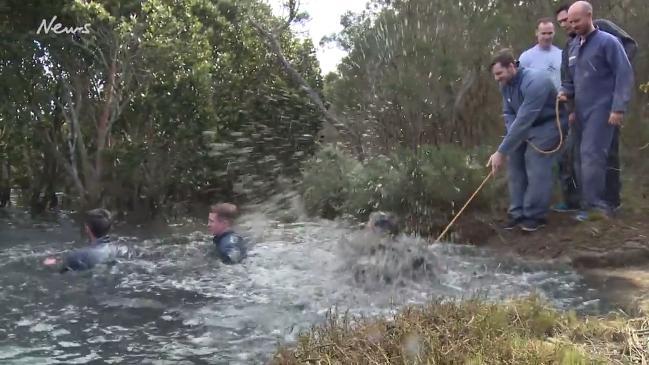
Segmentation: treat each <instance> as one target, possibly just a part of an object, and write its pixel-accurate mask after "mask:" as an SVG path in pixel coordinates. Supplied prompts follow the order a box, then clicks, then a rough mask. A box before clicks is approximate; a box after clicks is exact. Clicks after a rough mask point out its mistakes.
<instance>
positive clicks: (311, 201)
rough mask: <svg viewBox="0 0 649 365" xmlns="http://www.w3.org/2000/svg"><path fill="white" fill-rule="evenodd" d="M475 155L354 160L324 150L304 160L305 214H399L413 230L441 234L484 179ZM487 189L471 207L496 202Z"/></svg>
mask: <svg viewBox="0 0 649 365" xmlns="http://www.w3.org/2000/svg"><path fill="white" fill-rule="evenodd" d="M474 158H475V156H474V155H472V154H469V153H467V152H466V151H465V150H464V149H462V148H460V147H458V146H454V145H444V146H439V147H434V146H424V147H422V148H420V149H419V150H417V151H416V152H414V153H413V152H412V151H410V150H407V149H401V150H399V151H397V152H394V153H391V154H390V155H388V156H375V157H371V158H369V159H368V160H367V161H364V163H363V164H360V163H358V162H356V161H355V160H354V159H353V158H352V157H351V156H349V155H347V154H345V153H343V152H341V151H338V150H335V149H332V148H325V149H323V150H321V151H320V152H318V153H317V154H316V155H315V156H314V157H313V158H312V159H311V160H308V161H306V162H305V164H304V166H305V168H304V170H303V179H304V180H303V183H302V194H303V196H304V199H305V205H306V208H307V211H308V212H310V213H312V214H319V215H323V216H327V217H331V216H336V215H342V214H349V215H352V216H355V217H356V218H358V219H360V220H365V219H367V217H368V215H369V214H370V213H371V212H372V211H375V210H387V211H391V212H394V213H395V214H397V215H398V216H399V217H400V219H401V220H402V221H403V222H404V223H405V225H406V227H407V228H408V229H410V230H414V231H417V232H420V233H422V234H427V233H432V232H435V231H437V230H438V229H439V228H440V227H442V225H443V224H446V223H448V220H449V219H450V217H451V216H452V215H453V214H454V213H457V210H458V209H459V207H460V206H461V205H462V204H463V203H464V202H465V201H466V199H468V197H469V196H470V194H471V193H472V192H473V191H474V190H475V189H476V188H477V186H478V185H479V184H480V182H481V181H482V179H483V178H484V177H485V174H486V170H485V169H484V168H480V166H481V164H475V163H474ZM491 194H492V193H491V191H490V190H485V191H483V193H482V194H481V195H480V196H479V197H478V198H477V199H476V200H475V201H474V202H473V205H472V207H473V208H486V207H487V202H489V201H490V200H491V199H492V196H491Z"/></svg>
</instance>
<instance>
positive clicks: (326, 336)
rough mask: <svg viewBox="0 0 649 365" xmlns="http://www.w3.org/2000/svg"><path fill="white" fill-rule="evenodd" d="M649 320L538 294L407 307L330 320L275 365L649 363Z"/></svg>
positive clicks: (275, 360)
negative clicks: (581, 308) (600, 314)
mask: <svg viewBox="0 0 649 365" xmlns="http://www.w3.org/2000/svg"><path fill="white" fill-rule="evenodd" d="M646 336H649V319H647V318H645V319H637V320H630V319H628V318H624V317H622V316H609V317H607V318H580V317H578V316H576V315H575V314H574V313H572V312H569V313H562V312H558V311H556V310H553V309H551V308H549V307H548V306H546V305H545V304H544V303H543V302H542V301H540V300H539V299H538V298H536V297H530V298H525V299H519V300H515V301H509V302H505V303H500V304H494V303H487V302H483V301H481V300H468V301H464V302H447V303H442V302H436V303H431V304H428V305H426V306H413V307H407V308H405V309H403V310H402V311H400V312H399V313H398V314H396V315H395V316H394V317H392V318H389V319H388V318H378V319H351V318H349V317H347V316H338V315H331V316H329V317H328V320H327V321H326V322H325V323H324V324H322V325H320V326H316V327H314V328H312V329H311V330H310V331H308V332H307V333H304V334H302V335H301V336H300V337H299V339H298V341H297V344H296V345H295V346H294V347H281V348H279V349H278V351H277V353H276V354H275V356H274V357H273V360H272V363H273V364H282V365H284V364H287V365H288V364H307V363H313V364H467V365H468V364H476V365H477V364H534V365H538V364H561V365H564V364H565V365H568V364H571V365H572V364H575V365H576V364H646V362H643V361H647V360H648V359H649V354H648V353H647V350H648V349H649V344H648V341H649V337H646Z"/></svg>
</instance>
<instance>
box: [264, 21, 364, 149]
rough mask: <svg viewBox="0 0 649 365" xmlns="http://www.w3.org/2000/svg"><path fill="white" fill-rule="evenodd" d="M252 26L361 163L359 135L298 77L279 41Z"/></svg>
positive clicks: (361, 147) (300, 76) (270, 34)
mask: <svg viewBox="0 0 649 365" xmlns="http://www.w3.org/2000/svg"><path fill="white" fill-rule="evenodd" d="M251 24H252V26H253V27H254V28H255V29H256V30H257V31H258V32H259V33H260V34H261V35H262V37H263V38H264V39H265V40H266V44H267V45H268V47H269V48H270V49H271V51H273V53H274V54H275V56H276V57H277V61H278V62H279V64H280V65H281V66H282V67H283V68H284V70H285V71H286V73H287V74H288V76H289V77H290V78H291V79H292V80H293V81H294V82H295V83H296V84H298V85H299V86H300V88H301V89H302V90H303V91H304V92H306V94H307V96H308V97H309V99H310V100H311V102H312V103H314V104H315V105H316V106H317V107H318V109H320V111H321V112H322V113H323V114H324V116H325V117H326V118H327V119H328V120H329V121H330V122H331V123H332V125H333V127H334V128H336V129H337V130H338V131H339V132H340V133H343V134H345V133H346V134H348V135H349V136H350V137H351V138H352V140H353V141H352V144H353V148H354V151H355V152H356V154H357V157H358V158H359V159H360V160H361V161H362V160H364V159H365V154H364V152H363V146H362V139H361V135H360V134H359V133H356V132H355V131H354V130H352V129H350V128H348V127H346V125H345V124H343V123H341V122H340V119H339V118H338V116H336V115H335V114H334V113H333V112H331V111H330V110H329V109H327V107H326V106H325V105H324V102H323V101H322V99H321V98H320V95H319V94H318V93H317V92H316V91H315V90H313V88H312V87H311V86H310V85H309V83H308V82H307V81H306V80H305V79H304V78H303V77H302V75H300V73H299V72H298V71H297V70H296V69H295V67H293V65H292V64H291V63H290V62H289V61H288V59H286V56H284V52H283V50H282V46H281V44H280V43H279V40H278V39H277V37H276V36H275V34H274V33H272V32H270V31H267V30H266V29H264V27H263V26H262V25H261V24H259V23H258V22H257V21H255V20H252V19H251Z"/></svg>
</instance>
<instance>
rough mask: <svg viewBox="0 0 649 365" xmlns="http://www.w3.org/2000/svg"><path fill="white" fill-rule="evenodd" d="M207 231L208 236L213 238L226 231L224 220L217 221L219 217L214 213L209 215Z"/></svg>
mask: <svg viewBox="0 0 649 365" xmlns="http://www.w3.org/2000/svg"><path fill="white" fill-rule="evenodd" d="M207 229H208V231H209V232H210V234H213V235H215V236H218V235H220V234H221V233H223V232H225V230H226V229H227V224H226V222H225V220H221V219H219V215H218V214H216V213H210V214H209V215H208V217H207Z"/></svg>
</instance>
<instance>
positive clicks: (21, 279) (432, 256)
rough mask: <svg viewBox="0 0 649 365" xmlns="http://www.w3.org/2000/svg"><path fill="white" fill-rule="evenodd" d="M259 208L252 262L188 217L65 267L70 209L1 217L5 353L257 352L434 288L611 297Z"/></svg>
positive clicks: (540, 274)
mask: <svg viewBox="0 0 649 365" xmlns="http://www.w3.org/2000/svg"><path fill="white" fill-rule="evenodd" d="M253 208H254V209H250V210H251V211H254V213H250V214H246V215H244V216H243V217H242V218H241V220H240V221H241V226H240V230H241V231H242V232H244V233H245V234H246V235H248V236H249V237H250V238H251V240H252V241H253V242H255V243H254V245H253V246H252V247H251V249H250V256H249V257H248V258H247V259H246V260H245V261H244V263H243V264H241V265H223V264H221V263H220V262H219V261H218V260H217V259H216V258H215V256H214V253H213V250H212V246H211V240H210V237H208V236H207V235H205V234H204V233H203V232H204V222H185V223H183V224H179V225H172V226H171V227H166V228H165V232H164V233H161V232H156V231H151V230H148V228H147V227H141V228H137V227H135V228H133V227H121V228H118V230H117V232H116V236H117V237H118V238H119V240H118V242H119V244H120V246H121V247H122V248H123V250H122V252H123V253H124V255H123V257H122V258H121V259H120V260H119V262H118V263H117V264H116V265H113V266H104V267H98V268H97V269H95V270H93V271H92V272H84V273H69V274H65V275H59V274H54V273H52V272H50V271H48V270H46V269H45V268H43V267H42V266H41V265H40V262H41V261H42V260H43V258H44V257H46V256H47V255H51V254H57V253H61V252H65V251H67V250H70V249H72V248H74V247H80V246H82V245H83V240H82V239H81V236H80V233H79V229H78V227H77V226H76V225H75V224H74V222H72V220H71V219H69V217H67V216H66V215H65V214H60V215H59V216H57V217H56V219H50V220H45V221H33V220H30V219H29V218H27V217H26V216H24V215H22V214H21V213H20V212H18V211H13V212H12V214H9V215H5V216H4V217H3V218H0V250H1V251H0V287H2V290H3V295H2V296H1V297H0V308H1V309H0V311H1V312H0V313H1V316H0V362H9V363H14V364H34V363H39V364H47V363H66V364H75V363H77V364H80V363H92V362H96V361H99V360H101V362H103V363H143V364H161V363H163V362H162V361H164V363H165V364H173V363H242V364H243V363H251V362H255V363H258V362H261V361H264V360H265V359H268V357H269V356H270V354H272V352H273V350H274V349H275V347H276V345H277V343H278V342H281V343H285V342H290V341H293V340H295V339H296V336H297V335H298V333H299V332H300V331H301V330H306V329H308V328H309V327H310V326H311V325H313V324H315V323H318V322H319V321H321V320H322V319H323V318H324V316H325V315H326V313H327V311H328V310H329V309H331V308H336V309H338V310H349V311H350V313H352V314H363V315H381V314H388V313H392V312H394V311H395V310H396V309H397V308H398V307H399V306H400V305H403V304H407V303H423V302H425V301H427V300H429V299H431V298H434V297H446V298H468V297H472V296H475V295H480V296H483V297H485V298H488V299H490V300H498V299H502V298H507V297H512V296H519V295H526V294H529V293H532V292H538V293H540V294H541V295H542V296H544V297H546V298H547V299H548V300H550V301H551V302H552V303H553V304H554V305H556V306H557V307H558V308H561V309H575V310H577V311H579V312H581V313H598V312H602V311H608V310H610V309H611V308H610V307H609V306H608V304H607V301H606V300H604V299H603V297H602V296H601V294H600V293H598V292H597V291H596V290H595V289H594V288H592V287H589V286H588V284H587V283H586V282H585V281H584V279H583V278H582V277H581V276H580V275H579V274H577V273H576V272H574V271H572V270H570V269H569V268H568V267H561V266H553V265H548V264H540V263H529V262H524V261H519V260H515V259H505V258H499V257H494V256H493V255H492V254H491V253H490V252H488V251H485V250H482V249H479V248H476V247H470V246H460V245H446V244H436V245H433V246H426V245H425V244H424V243H423V241H422V240H420V239H418V238H415V237H407V236H402V237H399V238H398V239H397V240H396V241H385V240H384V239H381V238H379V237H373V236H370V235H367V234H365V233H363V232H358V231H357V230H355V229H352V228H350V227H349V226H348V225H346V224H344V223H341V222H331V221H309V220H306V219H304V218H303V217H302V218H301V219H298V221H297V222H295V223H281V222H280V221H279V220H277V219H276V217H277V215H276V211H275V210H273V209H267V208H264V207H259V206H258V207H253ZM296 216H297V217H299V216H300V214H296ZM127 228H128V229H127ZM143 237H146V238H143Z"/></svg>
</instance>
